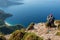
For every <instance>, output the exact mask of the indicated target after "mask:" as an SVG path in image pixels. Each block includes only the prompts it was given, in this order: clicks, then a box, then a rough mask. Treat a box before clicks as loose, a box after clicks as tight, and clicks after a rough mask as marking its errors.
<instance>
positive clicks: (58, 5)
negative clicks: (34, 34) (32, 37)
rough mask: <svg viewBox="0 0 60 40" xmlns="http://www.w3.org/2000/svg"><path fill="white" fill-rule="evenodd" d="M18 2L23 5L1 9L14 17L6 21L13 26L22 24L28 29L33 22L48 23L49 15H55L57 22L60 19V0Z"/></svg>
mask: <svg viewBox="0 0 60 40" xmlns="http://www.w3.org/2000/svg"><path fill="white" fill-rule="evenodd" d="M11 1H12V0H11ZM15 2H16V0H15ZM17 2H19V3H23V4H20V5H15V4H14V5H10V6H6V7H0V9H2V10H4V11H5V12H6V13H10V14H12V15H13V16H12V17H9V18H7V19H6V20H5V21H6V22H8V23H9V24H11V25H16V24H22V25H24V26H25V27H28V25H29V24H30V23H32V22H34V23H40V22H46V21H47V20H46V19H47V16H48V15H49V14H53V16H54V17H55V19H56V20H59V19H60V0H18V1H17ZM2 4H3V3H2Z"/></svg>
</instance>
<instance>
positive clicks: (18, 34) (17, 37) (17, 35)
mask: <svg viewBox="0 0 60 40" xmlns="http://www.w3.org/2000/svg"><path fill="white" fill-rule="evenodd" d="M24 34H25V32H23V31H22V30H21V31H20V30H17V31H15V32H13V33H12V36H11V37H10V38H9V40H21V39H22V38H23V36H24Z"/></svg>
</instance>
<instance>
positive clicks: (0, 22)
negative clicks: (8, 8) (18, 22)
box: [0, 10, 12, 26]
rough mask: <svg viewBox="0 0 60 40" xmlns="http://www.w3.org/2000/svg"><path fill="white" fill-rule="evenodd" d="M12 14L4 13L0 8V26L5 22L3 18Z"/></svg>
mask: <svg viewBox="0 0 60 40" xmlns="http://www.w3.org/2000/svg"><path fill="white" fill-rule="evenodd" d="M11 16H12V14H9V13H6V12H4V11H3V10H0V26H1V25H4V24H5V19H6V18H8V17H11Z"/></svg>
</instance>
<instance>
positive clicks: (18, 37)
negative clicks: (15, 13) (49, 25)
mask: <svg viewBox="0 0 60 40" xmlns="http://www.w3.org/2000/svg"><path fill="white" fill-rule="evenodd" d="M9 40H43V38H40V37H38V36H36V35H35V34H34V33H28V32H25V29H22V30H17V31H15V32H13V33H12V35H11V37H10V39H9Z"/></svg>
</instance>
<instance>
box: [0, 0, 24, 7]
mask: <svg viewBox="0 0 60 40" xmlns="http://www.w3.org/2000/svg"><path fill="white" fill-rule="evenodd" d="M20 4H23V3H19V2H14V1H10V0H0V7H8V6H12V5H20Z"/></svg>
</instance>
